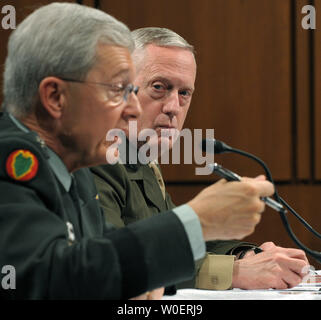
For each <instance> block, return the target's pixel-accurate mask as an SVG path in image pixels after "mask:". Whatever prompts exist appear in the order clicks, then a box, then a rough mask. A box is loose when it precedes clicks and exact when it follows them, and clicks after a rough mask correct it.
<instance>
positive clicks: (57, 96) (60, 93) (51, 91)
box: [38, 77, 66, 119]
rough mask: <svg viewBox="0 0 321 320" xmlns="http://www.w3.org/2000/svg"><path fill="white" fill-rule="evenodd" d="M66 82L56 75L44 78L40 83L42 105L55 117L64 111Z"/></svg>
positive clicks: (58, 116)
mask: <svg viewBox="0 0 321 320" xmlns="http://www.w3.org/2000/svg"><path fill="white" fill-rule="evenodd" d="M65 88H66V87H65V83H64V81H62V80H60V79H59V78H56V77H47V78H44V79H43V80H42V81H41V82H40V85H39V89H38V91H39V97H40V102H41V104H42V106H43V107H44V108H45V110H46V111H47V112H48V113H49V114H50V115H51V116H52V117H53V118H55V119H59V118H60V117H61V115H62V112H63V102H64V100H65V99H64V96H65Z"/></svg>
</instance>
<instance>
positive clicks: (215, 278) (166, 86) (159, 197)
mask: <svg viewBox="0 0 321 320" xmlns="http://www.w3.org/2000/svg"><path fill="white" fill-rule="evenodd" d="M132 34H133V37H134V40H135V45H136V49H135V51H134V53H133V58H134V63H135V65H136V70H137V75H136V79H135V84H137V85H139V86H140V91H139V93H138V97H139V100H140V103H141V106H142V109H143V113H142V116H141V117H140V118H139V119H138V125H137V127H138V131H141V130H143V129H154V130H155V131H156V132H157V133H158V135H159V138H158V140H157V142H156V143H158V144H159V146H161V143H164V142H165V145H166V144H167V145H171V143H172V141H163V140H169V138H168V136H170V135H166V134H165V135H163V137H162V136H161V130H162V131H166V130H171V129H173V128H174V129H178V130H181V129H182V126H183V123H184V120H185V117H186V115H187V111H188V109H189V106H190V103H191V98H192V94H193V91H194V82H195V77H196V63H195V58H194V51H193V47H192V46H191V45H190V44H188V43H187V42H186V40H185V39H183V38H182V37H180V36H179V35H178V34H176V33H175V32H173V31H171V30H168V29H165V28H142V29H138V30H135V31H133V32H132ZM118 127H119V128H120V129H122V130H123V131H124V132H126V134H127V136H128V129H127V124H126V123H124V122H120V123H118ZM135 142H136V141H135ZM138 144H139V142H138ZM132 145H133V143H132ZM129 152H130V148H129V150H128V152H127V154H128V153H129ZM158 154H160V152H159V153H158ZM91 170H92V172H93V173H94V176H95V182H96V185H97V188H98V191H99V197H100V202H101V206H102V208H103V210H104V212H105V217H106V219H107V221H108V222H110V223H112V224H113V225H115V226H117V227H123V226H125V225H128V224H130V223H132V222H134V221H137V220H139V219H144V218H148V217H150V216H154V215H156V214H157V213H159V212H162V211H164V210H170V209H172V208H174V207H175V205H174V204H173V202H172V201H171V198H170V196H169V194H168V193H167V192H166V191H165V187H164V182H163V179H162V176H161V172H160V168H159V166H158V165H157V164H156V163H155V162H154V161H152V162H151V163H149V164H141V163H139V162H138V163H137V164H129V163H127V164H124V165H122V164H116V165H102V166H99V167H95V168H91ZM257 179H261V178H260V177H258V178H257ZM164 233H166V234H168V231H167V230H165V229H164ZM262 250H263V252H262ZM207 251H208V254H207V256H206V258H205V259H204V260H203V261H201V262H200V263H198V266H199V267H200V266H201V267H200V268H199V272H198V275H197V277H196V278H195V279H194V280H195V281H194V282H189V283H184V284H182V286H189V287H190V286H196V287H197V288H204V289H219V290H222V289H228V288H230V287H231V286H233V287H240V288H244V289H256V288H270V287H274V288H287V287H292V286H295V285H296V284H298V283H299V282H300V281H301V279H302V278H301V277H300V267H301V266H302V264H304V263H307V258H306V255H305V253H304V252H303V251H301V250H297V249H287V248H281V247H277V246H275V245H274V244H273V243H271V242H267V243H264V244H262V245H261V246H260V247H257V246H255V245H253V244H250V243H246V242H239V241H211V242H207ZM256 253H260V254H257V255H256ZM235 256H236V257H237V258H238V259H237V260H236V261H234V259H235ZM242 258H243V259H242ZM293 266H294V269H293V268H292V267H293ZM258 274H259V275H260V277H258V276H257V275H258Z"/></svg>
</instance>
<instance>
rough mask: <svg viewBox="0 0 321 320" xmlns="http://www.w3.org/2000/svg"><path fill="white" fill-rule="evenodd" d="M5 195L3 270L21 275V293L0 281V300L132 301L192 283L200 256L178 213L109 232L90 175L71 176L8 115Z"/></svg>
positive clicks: (0, 210)
mask: <svg viewBox="0 0 321 320" xmlns="http://www.w3.org/2000/svg"><path fill="white" fill-rule="evenodd" d="M0 190H1V192H0V269H1V268H2V267H3V266H6V265H11V266H13V267H14V268H15V270H16V281H15V283H16V284H15V287H16V288H15V289H12V288H11V289H10V288H9V289H8V288H4V287H3V286H1V281H0V297H1V298H6V299H127V298H130V297H134V296H137V295H138V294H141V293H143V292H146V291H148V290H151V289H155V288H158V287H160V286H162V285H172V284H175V283H176V282H177V281H178V280H179V281H182V280H187V279H190V278H191V277H193V274H194V259H193V254H192V251H191V249H190V244H189V240H188V238H187V235H186V232H185V229H184V227H183V225H182V223H181V222H180V220H179V219H178V218H177V216H176V215H175V214H173V213H172V212H168V213H164V214H162V215H159V216H156V217H153V218H152V219H149V220H148V221H147V220H146V222H145V221H141V222H139V223H134V224H131V225H130V226H129V227H127V228H122V229H121V230H116V231H115V229H114V228H110V227H107V225H106V223H105V219H104V217H103V214H102V212H101V209H100V208H99V204H98V200H97V191H96V188H95V185H94V181H93V178H92V175H91V173H90V172H89V170H88V169H81V170H78V171H77V172H75V173H74V174H73V177H72V175H70V174H69V172H68V171H67V169H66V167H65V166H64V164H63V162H62V161H61V159H60V158H59V157H58V156H57V155H56V154H55V153H54V152H53V151H52V150H50V149H49V148H48V147H46V146H45V145H44V143H43V141H42V140H41V139H40V138H39V137H38V135H37V134H36V133H35V132H32V131H29V130H28V129H27V128H26V127H24V126H23V125H22V124H21V123H19V122H18V121H17V120H16V119H15V118H13V117H11V116H9V115H8V114H7V113H4V114H2V113H0ZM164 229H165V230H168V232H170V234H171V236H168V235H167V234H166V233H164V232H163V230H164ZM168 247H169V248H171V250H170V252H168ZM160 251H162V252H164V253H163V254H162V255H159V254H156V252H160ZM0 280H1V279H0Z"/></svg>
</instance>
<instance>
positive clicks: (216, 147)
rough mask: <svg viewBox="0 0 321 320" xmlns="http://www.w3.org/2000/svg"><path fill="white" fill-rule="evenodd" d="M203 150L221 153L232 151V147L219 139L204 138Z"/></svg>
mask: <svg viewBox="0 0 321 320" xmlns="http://www.w3.org/2000/svg"><path fill="white" fill-rule="evenodd" d="M202 150H203V151H204V152H210V153H215V154H219V153H224V152H230V151H232V148H231V147H229V146H228V145H227V144H226V143H224V142H222V141H219V140H217V139H203V140H202Z"/></svg>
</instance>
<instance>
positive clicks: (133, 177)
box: [90, 163, 254, 290]
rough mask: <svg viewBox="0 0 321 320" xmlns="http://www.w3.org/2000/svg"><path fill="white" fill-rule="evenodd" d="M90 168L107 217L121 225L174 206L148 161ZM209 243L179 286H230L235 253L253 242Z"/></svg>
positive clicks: (209, 287) (111, 221) (217, 287)
mask: <svg viewBox="0 0 321 320" xmlns="http://www.w3.org/2000/svg"><path fill="white" fill-rule="evenodd" d="M90 170H91V171H92V173H93V174H94V178H95V183H96V186H97V190H98V194H99V200H100V204H101V207H102V209H103V211H104V213H105V217H106V220H107V221H108V222H109V223H111V224H113V225H114V226H116V227H118V228H120V227H124V226H126V225H128V224H130V223H132V222H135V221H138V220H141V219H145V218H148V217H151V216H154V215H157V214H159V213H160V212H163V211H166V210H170V209H173V208H174V207H175V205H174V203H173V202H172V200H171V198H170V196H169V194H168V193H167V192H165V197H163V194H162V190H161V189H162V188H161V186H160V184H159V182H158V180H159V177H157V175H155V172H154V170H153V169H152V167H151V166H150V165H148V164H140V163H137V164H119V163H118V164H114V165H101V166H97V167H92V168H90ZM164 198H165V199H164ZM164 234H167V235H168V234H169V231H168V230H166V229H164ZM206 246H207V251H208V252H207V255H206V257H205V259H202V260H201V261H198V262H197V263H196V269H197V270H198V272H197V276H196V277H195V278H194V279H193V280H192V281H188V282H185V283H182V284H178V285H177V287H178V288H182V287H197V288H202V289H216V290H225V289H228V288H230V287H231V284H232V273H233V264H234V258H235V254H236V253H238V252H239V251H241V250H246V249H249V248H252V247H253V246H254V245H252V244H250V243H247V242H240V241H209V242H207V243H206ZM160 254H161V253H160Z"/></svg>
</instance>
